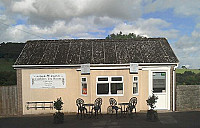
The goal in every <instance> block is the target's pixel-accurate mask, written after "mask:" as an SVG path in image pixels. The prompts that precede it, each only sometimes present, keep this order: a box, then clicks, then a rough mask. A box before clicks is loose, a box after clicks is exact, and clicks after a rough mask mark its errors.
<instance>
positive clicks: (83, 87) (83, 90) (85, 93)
mask: <svg viewBox="0 0 200 128" xmlns="http://www.w3.org/2000/svg"><path fill="white" fill-rule="evenodd" d="M82 94H84V95H87V83H82Z"/></svg>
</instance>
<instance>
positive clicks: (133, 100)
mask: <svg viewBox="0 0 200 128" xmlns="http://www.w3.org/2000/svg"><path fill="white" fill-rule="evenodd" d="M136 104H137V98H136V97H132V98H131V99H130V100H129V104H128V106H127V108H126V111H127V112H128V113H129V114H130V115H132V113H133V109H135V114H136Z"/></svg>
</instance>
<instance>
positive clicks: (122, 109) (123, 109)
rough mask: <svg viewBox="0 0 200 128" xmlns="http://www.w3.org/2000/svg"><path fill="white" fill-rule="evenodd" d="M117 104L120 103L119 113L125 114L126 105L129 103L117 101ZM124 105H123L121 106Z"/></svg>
mask: <svg viewBox="0 0 200 128" xmlns="http://www.w3.org/2000/svg"><path fill="white" fill-rule="evenodd" d="M118 105H120V106H121V115H122V114H124V115H125V114H126V112H127V110H126V106H128V105H129V103H119V104H118ZM123 106H124V107H123Z"/></svg>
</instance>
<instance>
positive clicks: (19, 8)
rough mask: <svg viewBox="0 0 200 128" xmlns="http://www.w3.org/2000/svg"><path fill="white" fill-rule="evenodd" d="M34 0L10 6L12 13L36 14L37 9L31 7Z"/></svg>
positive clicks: (26, 0)
mask: <svg viewBox="0 0 200 128" xmlns="http://www.w3.org/2000/svg"><path fill="white" fill-rule="evenodd" d="M34 2H35V0H24V1H17V2H15V3H14V4H13V6H12V11H14V12H20V13H22V14H25V15H27V14H30V13H37V9H36V8H35V7H34V6H33V3H34Z"/></svg>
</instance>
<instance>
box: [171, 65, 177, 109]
mask: <svg viewBox="0 0 200 128" xmlns="http://www.w3.org/2000/svg"><path fill="white" fill-rule="evenodd" d="M177 67H178V63H177V65H176V66H174V68H173V106H172V111H176V108H175V107H176V105H175V100H176V99H175V93H176V92H175V90H176V89H175V75H176V73H175V70H176V68H177Z"/></svg>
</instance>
